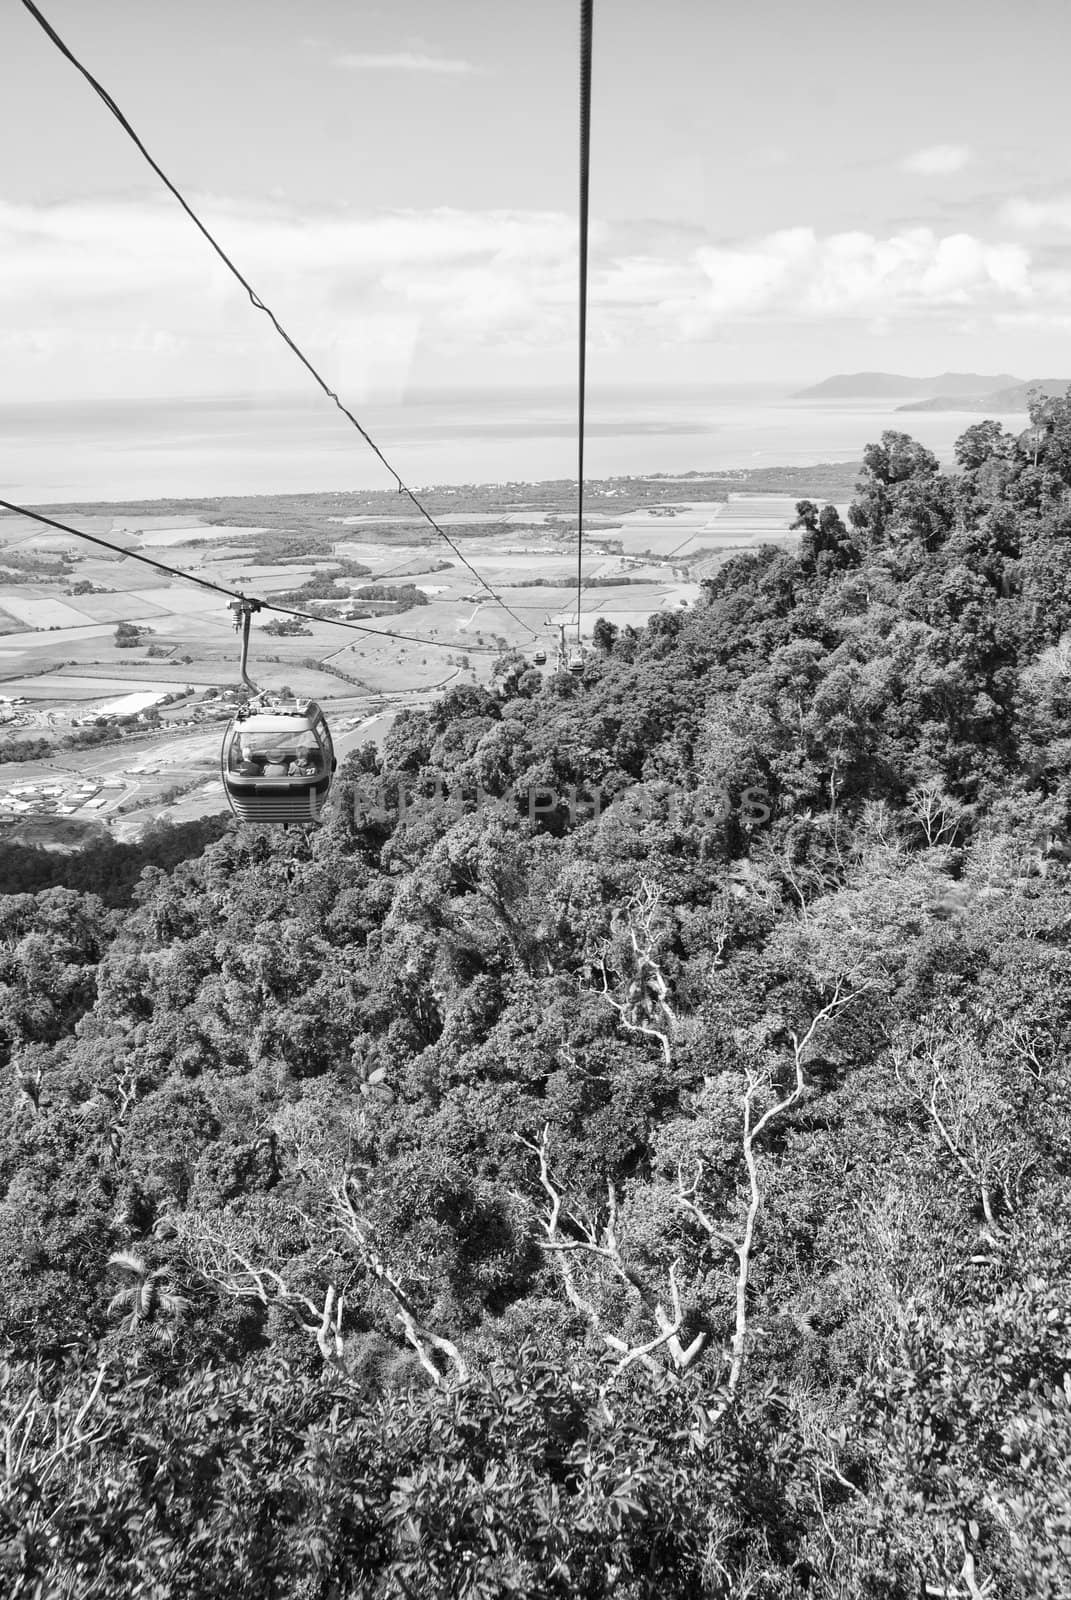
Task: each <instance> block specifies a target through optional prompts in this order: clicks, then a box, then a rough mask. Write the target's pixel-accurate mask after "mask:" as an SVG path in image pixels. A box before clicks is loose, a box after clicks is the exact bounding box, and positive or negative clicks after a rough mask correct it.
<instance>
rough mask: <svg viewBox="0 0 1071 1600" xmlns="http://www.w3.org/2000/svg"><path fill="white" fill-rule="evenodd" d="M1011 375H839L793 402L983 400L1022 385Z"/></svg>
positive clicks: (799, 394)
mask: <svg viewBox="0 0 1071 1600" xmlns="http://www.w3.org/2000/svg"><path fill="white" fill-rule="evenodd" d="M1022 382H1023V380H1022V379H1021V378H1017V377H1015V376H1014V375H1013V374H1012V373H1010V372H997V373H991V374H985V373H980V372H942V373H939V374H937V376H935V377H932V378H912V377H908V376H906V375H905V374H904V373H899V372H837V373H834V375H833V376H832V377H831V378H823V379H822V381H821V383H816V384H812V385H811V386H810V387H809V388H807V389H800V390H798V391H797V392H796V393H795V394H793V395H792V397H791V398H792V399H793V400H870V399H887V400H895V399H904V400H923V399H936V398H939V397H941V396H952V395H958V396H975V397H981V396H984V395H988V394H990V393H993V392H994V391H996V390H999V389H1005V388H1011V387H1015V386H1017V385H1020V384H1022Z"/></svg>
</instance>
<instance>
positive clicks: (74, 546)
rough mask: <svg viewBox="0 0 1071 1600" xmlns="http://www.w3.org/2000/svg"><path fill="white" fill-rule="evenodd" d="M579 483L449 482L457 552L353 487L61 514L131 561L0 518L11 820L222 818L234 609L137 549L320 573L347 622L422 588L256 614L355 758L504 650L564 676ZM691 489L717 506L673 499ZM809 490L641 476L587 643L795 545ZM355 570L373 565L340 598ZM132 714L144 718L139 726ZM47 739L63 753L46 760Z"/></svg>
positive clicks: (607, 553)
mask: <svg viewBox="0 0 1071 1600" xmlns="http://www.w3.org/2000/svg"><path fill="white" fill-rule="evenodd" d="M567 488H568V486H563V485H533V486H530V490H531V498H530V500H524V499H521V498H519V495H520V492H521V491H520V489H519V487H518V486H516V485H512V486H509V491H510V492H511V493H512V498H508V497H507V494H503V493H502V491H500V490H495V489H494V488H493V487H490V486H484V487H483V488H480V489H477V490H473V491H472V496H471V499H472V508H471V509H468V510H466V509H465V505H464V503H462V504H459V499H460V496H459V494H458V491H450V496H451V499H450V500H449V501H448V502H447V503H448V507H449V508H448V509H440V508H439V507H436V508H435V514H436V518H437V520H438V521H439V522H440V523H441V525H442V526H444V527H445V528H446V529H447V530H448V531H450V535H451V540H452V543H453V546H454V548H449V547H448V546H447V545H446V544H445V543H443V542H441V541H439V540H437V539H436V537H435V535H434V533H433V532H432V530H431V529H430V528H429V527H428V525H427V523H426V522H424V521H422V520H421V519H420V518H418V517H416V516H415V515H409V514H405V515H401V514H399V513H398V512H396V511H395V510H394V508H393V506H392V505H391V504H390V502H391V501H392V500H394V496H392V495H381V496H379V497H378V498H376V497H371V503H372V504H373V506H374V509H367V506H368V504H369V502H370V496H369V495H368V494H367V493H362V494H361V496H359V497H358V500H359V509H356V508H355V509H353V510H347V509H346V504H345V502H346V498H347V497H346V496H342V495H330V496H322V497H309V496H304V497H300V504H299V505H298V504H290V503H289V502H287V501H285V500H260V499H258V500H254V501H251V502H246V504H248V505H249V509H250V512H251V513H252V514H247V515H246V516H242V515H241V513H240V512H239V514H238V515H237V516H233V509H232V507H233V508H235V509H236V507H235V506H234V503H233V502H226V503H225V509H224V510H223V514H222V515H219V514H216V510H215V509H214V508H212V507H207V508H205V509H204V510H202V509H201V505H200V503H198V505H197V508H196V509H191V510H190V511H189V512H188V513H186V514H183V512H182V509H181V507H178V508H171V507H161V508H160V509H159V510H158V511H155V512H154V511H153V510H152V509H151V508H144V509H143V508H141V507H133V508H132V507H123V508H119V507H116V508H114V510H112V511H109V510H108V508H101V507H93V508H91V509H87V510H86V511H82V510H79V509H77V508H70V507H67V508H59V509H53V511H52V512H50V514H54V515H56V516H57V517H58V518H59V519H60V520H62V521H68V522H70V523H71V525H72V526H75V527H78V528H80V529H84V530H85V531H86V532H89V533H93V534H96V535H97V536H99V537H101V538H104V539H107V540H109V541H110V542H112V543H113V544H116V545H118V546H120V547H121V549H120V551H118V552H113V551H110V550H103V549H100V548H99V547H97V546H94V545H92V544H88V543H86V542H85V541H83V540H81V539H79V538H76V537H73V536H71V535H68V534H64V533H61V532H57V531H55V530H52V529H46V528H43V527H41V526H40V525H39V524H37V523H35V522H34V521H33V520H32V519H30V518H25V517H15V516H2V517H0V619H2V617H3V616H6V617H7V618H8V619H9V620H8V622H7V623H6V625H4V627H5V628H6V631H0V710H2V713H3V716H4V717H5V718H6V720H5V721H4V723H3V730H2V734H0V738H2V739H3V742H4V744H5V746H6V747H7V748H8V749H11V748H12V747H13V746H15V747H17V746H20V745H26V744H27V743H31V742H32V746H33V755H34V757H35V759H33V760H29V761H14V760H4V761H0V817H2V816H3V815H4V814H5V812H6V814H7V815H9V816H10V815H12V814H27V813H29V814H35V813H38V812H48V811H51V812H58V813H59V814H60V815H66V814H73V813H75V812H78V813H79V814H86V815H92V816H95V817H97V818H101V819H103V820H104V821H105V822H107V823H109V825H110V826H112V827H113V829H114V830H115V831H116V832H117V833H121V834H129V832H130V831H131V830H133V831H136V830H137V829H138V828H139V827H142V826H144V825H145V823H146V821H147V820H149V819H151V818H152V817H154V816H156V815H158V814H160V813H161V812H162V811H164V810H166V812H167V814H168V815H171V816H174V817H185V816H189V815H196V814H197V813H198V811H199V810H201V811H204V810H218V809H221V808H222V806H223V803H224V802H223V794H222V789H221V786H220V783H219V778H218V776H217V768H216V763H217V759H218V748H219V741H220V737H221V733H222V729H223V726H224V725H225V721H226V716H227V714H228V713H227V711H226V707H225V706H224V705H221V704H220V703H219V701H218V699H215V698H214V697H215V696H218V695H219V694H220V693H222V692H225V691H227V690H232V689H234V688H235V687H236V686H237V684H238V649H237V638H236V634H235V630H234V619H233V616H232V614H231V612H230V610H229V607H228V603H227V598H226V596H225V595H221V594H218V593H216V592H213V591H212V590H209V589H206V588H202V587H199V586H198V585H197V584H196V583H191V582H189V581H187V577H172V576H171V575H170V574H168V573H166V572H160V571H157V570H155V569H154V568H152V567H147V566H146V565H144V564H143V563H142V562H140V561H137V560H132V559H131V554H132V553H138V554H143V555H145V556H148V557H151V558H152V559H153V560H156V561H163V562H165V563H166V564H167V565H169V566H174V567H175V568H177V569H178V570H179V571H180V572H181V573H182V574H185V575H188V578H193V579H202V580H204V581H206V582H207V583H210V584H215V585H219V586H220V587H221V588H224V589H227V590H230V591H232V592H242V593H246V594H254V595H257V596H259V597H260V598H261V599H263V600H270V599H271V598H272V596H280V595H285V594H288V593H290V592H293V591H295V590H299V589H301V588H302V586H303V585H306V584H307V583H308V582H309V581H310V580H312V581H313V583H314V586H315V588H314V593H313V594H312V595H310V596H309V597H308V598H303V599H301V600H299V601H292V602H288V603H289V604H294V605H297V606H298V609H300V610H303V611H309V612H311V613H313V614H315V612H316V609H317V606H318V604H320V602H321V597H322V596H323V595H324V594H329V595H331V597H332V599H333V600H334V601H335V602H336V609H337V610H338V611H339V612H345V611H346V610H348V609H350V608H351V607H354V606H360V605H361V604H362V602H361V600H360V598H359V597H356V598H354V599H352V600H351V599H350V596H351V593H352V591H353V590H355V589H359V588H361V587H362V586H364V585H369V584H376V583H378V582H380V581H382V582H383V583H388V584H389V583H396V584H398V583H405V584H413V585H415V586H416V587H417V588H418V589H419V590H420V591H421V592H422V593H423V594H424V596H425V598H426V601H427V603H426V604H423V605H412V606H409V607H408V608H406V609H396V608H392V609H391V610H390V611H389V613H387V614H383V615H379V616H364V617H361V616H360V615H359V614H358V617H357V618H355V619H352V620H351V622H350V626H349V629H348V630H344V629H342V628H340V627H339V626H338V625H337V623H335V622H332V621H329V620H327V619H325V618H319V617H316V616H315V615H313V616H312V618H311V619H310V620H309V621H308V622H307V623H306V624H304V625H303V627H302V629H301V631H300V632H296V633H279V632H278V631H276V632H274V633H271V632H269V631H268V628H269V626H270V625H272V624H273V623H274V625H275V628H276V629H278V627H279V623H280V620H281V619H279V618H278V617H273V615H272V613H271V612H269V611H264V612H262V613H260V614H259V615H258V616H256V618H255V619H254V624H253V629H252V648H251V654H250V671H251V673H252V675H253V677H254V679H255V680H256V681H257V683H258V684H260V685H261V686H263V687H265V688H273V689H281V688H283V687H288V688H289V689H291V690H292V691H293V692H295V693H298V694H307V695H310V696H313V697H315V698H317V699H318V700H319V701H320V702H321V704H323V705H324V707H325V709H326V710H327V713H328V716H329V717H330V718H331V720H332V725H333V726H334V728H335V730H336V734H337V735H338V741H339V745H340V748H341V749H342V751H343V753H345V749H346V748H347V747H348V746H349V745H350V744H352V743H354V742H361V741H362V738H363V736H362V735H361V734H360V733H359V731H356V730H360V729H361V728H362V727H365V726H367V727H370V728H372V730H373V733H372V736H373V737H382V733H383V731H384V729H385V727H386V726H387V725H389V721H390V720H391V718H392V716H393V714H394V712H395V710H396V709H397V708H398V707H400V706H402V705H405V704H413V703H419V702H420V699H421V697H422V696H423V697H425V698H426V697H427V696H429V695H431V694H434V693H436V692H437V691H438V690H439V689H440V688H442V687H443V686H445V685H446V684H449V683H454V682H469V683H473V682H482V681H485V680H487V679H488V678H489V676H490V673H491V669H492V667H493V664H494V661H495V659H496V658H497V656H498V655H499V654H500V652H501V651H502V650H503V649H505V648H508V649H518V650H521V651H522V652H523V653H525V654H528V655H529V656H531V655H534V654H535V652H536V651H537V650H543V651H545V652H546V653H547V656H548V662H549V665H548V668H547V670H553V666H554V661H555V652H556V648H557V641H558V630H559V625H560V624H562V623H565V624H566V625H569V624H572V625H573V626H575V622H576V606H577V592H576V564H575V563H576V557H575V531H570V529H571V528H572V529H575V522H570V521H569V520H568V518H569V495H567V494H565V495H563V492H562V491H563V489H567ZM689 492H691V493H693V494H694V493H700V494H702V495H703V496H705V498H702V499H699V500H691V499H688V500H685V499H683V498H679V499H675V498H673V496H674V495H683V494H687V493H689ZM802 492H803V491H801V490H795V492H794V493H793V494H791V495H771V494H762V495H749V494H746V493H740V492H738V491H728V492H727V497H726V494H725V492H724V491H721V490H712V489H711V488H710V486H709V485H704V486H703V487H702V488H697V487H695V486H692V487H691V488H690V490H689V487H688V486H686V485H683V484H672V485H671V484H658V485H653V484H644V483H643V482H642V481H634V480H623V482H622V485H621V487H613V486H608V487H606V488H605V489H604V490H603V493H602V496H601V498H600V499H599V501H598V504H597V507H593V509H592V512H591V516H590V521H589V520H588V519H587V518H586V519H585V529H586V538H585V546H584V561H583V589H582V592H581V630H582V633H583V634H584V635H585V636H588V637H590V634H591V630H592V628H593V627H594V624H595V621H596V620H597V618H599V617H600V616H601V617H605V618H607V619H608V620H610V621H613V622H615V623H618V624H621V625H624V624H627V623H633V624H637V625H638V624H640V623H642V622H643V621H644V620H646V618H647V617H649V616H650V615H651V614H652V613H653V612H654V611H656V610H659V609H662V608H666V607H676V606H679V605H681V604H682V603H684V602H688V603H694V601H695V600H696V598H697V597H698V594H699V580H700V578H701V577H703V576H706V575H707V574H708V573H709V572H710V571H711V570H713V569H714V568H715V567H716V566H717V565H718V564H719V563H720V561H722V560H724V559H726V558H727V557H728V556H729V555H730V554H732V553H733V551H734V550H736V549H738V548H741V547H747V546H755V545H758V544H761V543H764V542H767V541H769V540H786V539H789V538H791V537H794V536H791V535H789V534H788V525H789V523H790V522H791V520H792V518H793V516H794V514H795V500H796V499H797V498H799V497H800V495H801V493H802ZM445 494H446V491H444V495H445ZM718 494H721V495H722V498H717V497H716V496H717V495H718ZM615 497H617V498H618V500H619V505H618V504H615ZM594 498H595V496H593V499H594ZM642 502H647V503H642ZM395 503H396V502H395ZM238 504H239V505H240V504H243V503H242V502H239V503H238ZM220 505H221V506H224V503H222V502H221V503H220ZM232 517H233V520H232ZM552 517H553V518H557V521H553V520H551V518H552ZM347 562H348V563H350V564H351V567H354V568H356V567H357V566H359V568H361V569H365V571H366V572H367V574H368V575H367V576H363V577H357V576H345V577H343V578H341V579H339V580H338V582H337V583H335V584H334V586H333V587H331V577H332V574H334V573H338V572H339V571H340V570H341V571H345V568H344V567H340V563H343V564H344V563H347ZM5 563H7V565H5ZM471 569H475V572H476V573H478V574H480V577H482V579H483V580H484V583H485V584H486V585H488V586H489V587H490V588H491V589H492V590H494V591H495V593H496V594H497V596H498V600H497V601H496V599H495V598H494V597H493V596H492V595H491V594H490V593H488V590H487V588H485V587H484V586H483V584H481V582H480V580H479V578H477V577H476V576H474V573H473V570H471ZM8 580H10V581H8ZM607 580H615V581H613V582H607ZM500 602H501V603H500ZM120 624H122V625H123V626H124V628H125V629H126V630H127V642H126V644H125V645H121V644H120V642H119V640H118V638H117V628H118V625H120ZM134 630H136V632H135V631H134ZM130 696H137V697H138V698H137V700H136V701H135V700H131V699H128V698H127V697H130ZM124 714H126V715H127V722H128V725H127V727H126V728H125V729H120V728H118V727H116V728H114V729H111V730H109V731H107V733H106V735H100V737H102V738H103V737H106V738H107V741H108V742H105V743H101V744H97V745H92V746H90V747H88V748H82V747H79V746H80V743H81V742H84V740H85V737H86V736H84V735H82V734H80V733H79V731H78V730H79V728H85V727H87V726H92V727H95V728H99V727H100V726H101V725H102V724H103V723H105V722H107V721H108V719H109V718H111V719H113V720H114V719H115V718H116V717H119V716H122V715H124ZM138 715H140V716H141V717H142V719H145V718H147V719H148V720H147V721H145V720H143V721H142V722H135V721H134V720H133V719H134V717H136V716H138ZM42 740H46V741H48V742H49V743H50V745H51V752H50V753H49V754H41V750H40V748H39V747H40V744H41V741H42ZM28 753H29V752H28ZM16 791H18V792H16ZM46 791H50V792H46Z"/></svg>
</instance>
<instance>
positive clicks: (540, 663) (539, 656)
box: [532, 650, 547, 667]
mask: <svg viewBox="0 0 1071 1600" xmlns="http://www.w3.org/2000/svg"><path fill="white" fill-rule="evenodd" d="M532 660H533V661H534V662H535V664H536V666H537V667H545V666H546V664H547V652H546V651H545V650H537V651H536V653H535V655H534V656H533V657H532Z"/></svg>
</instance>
